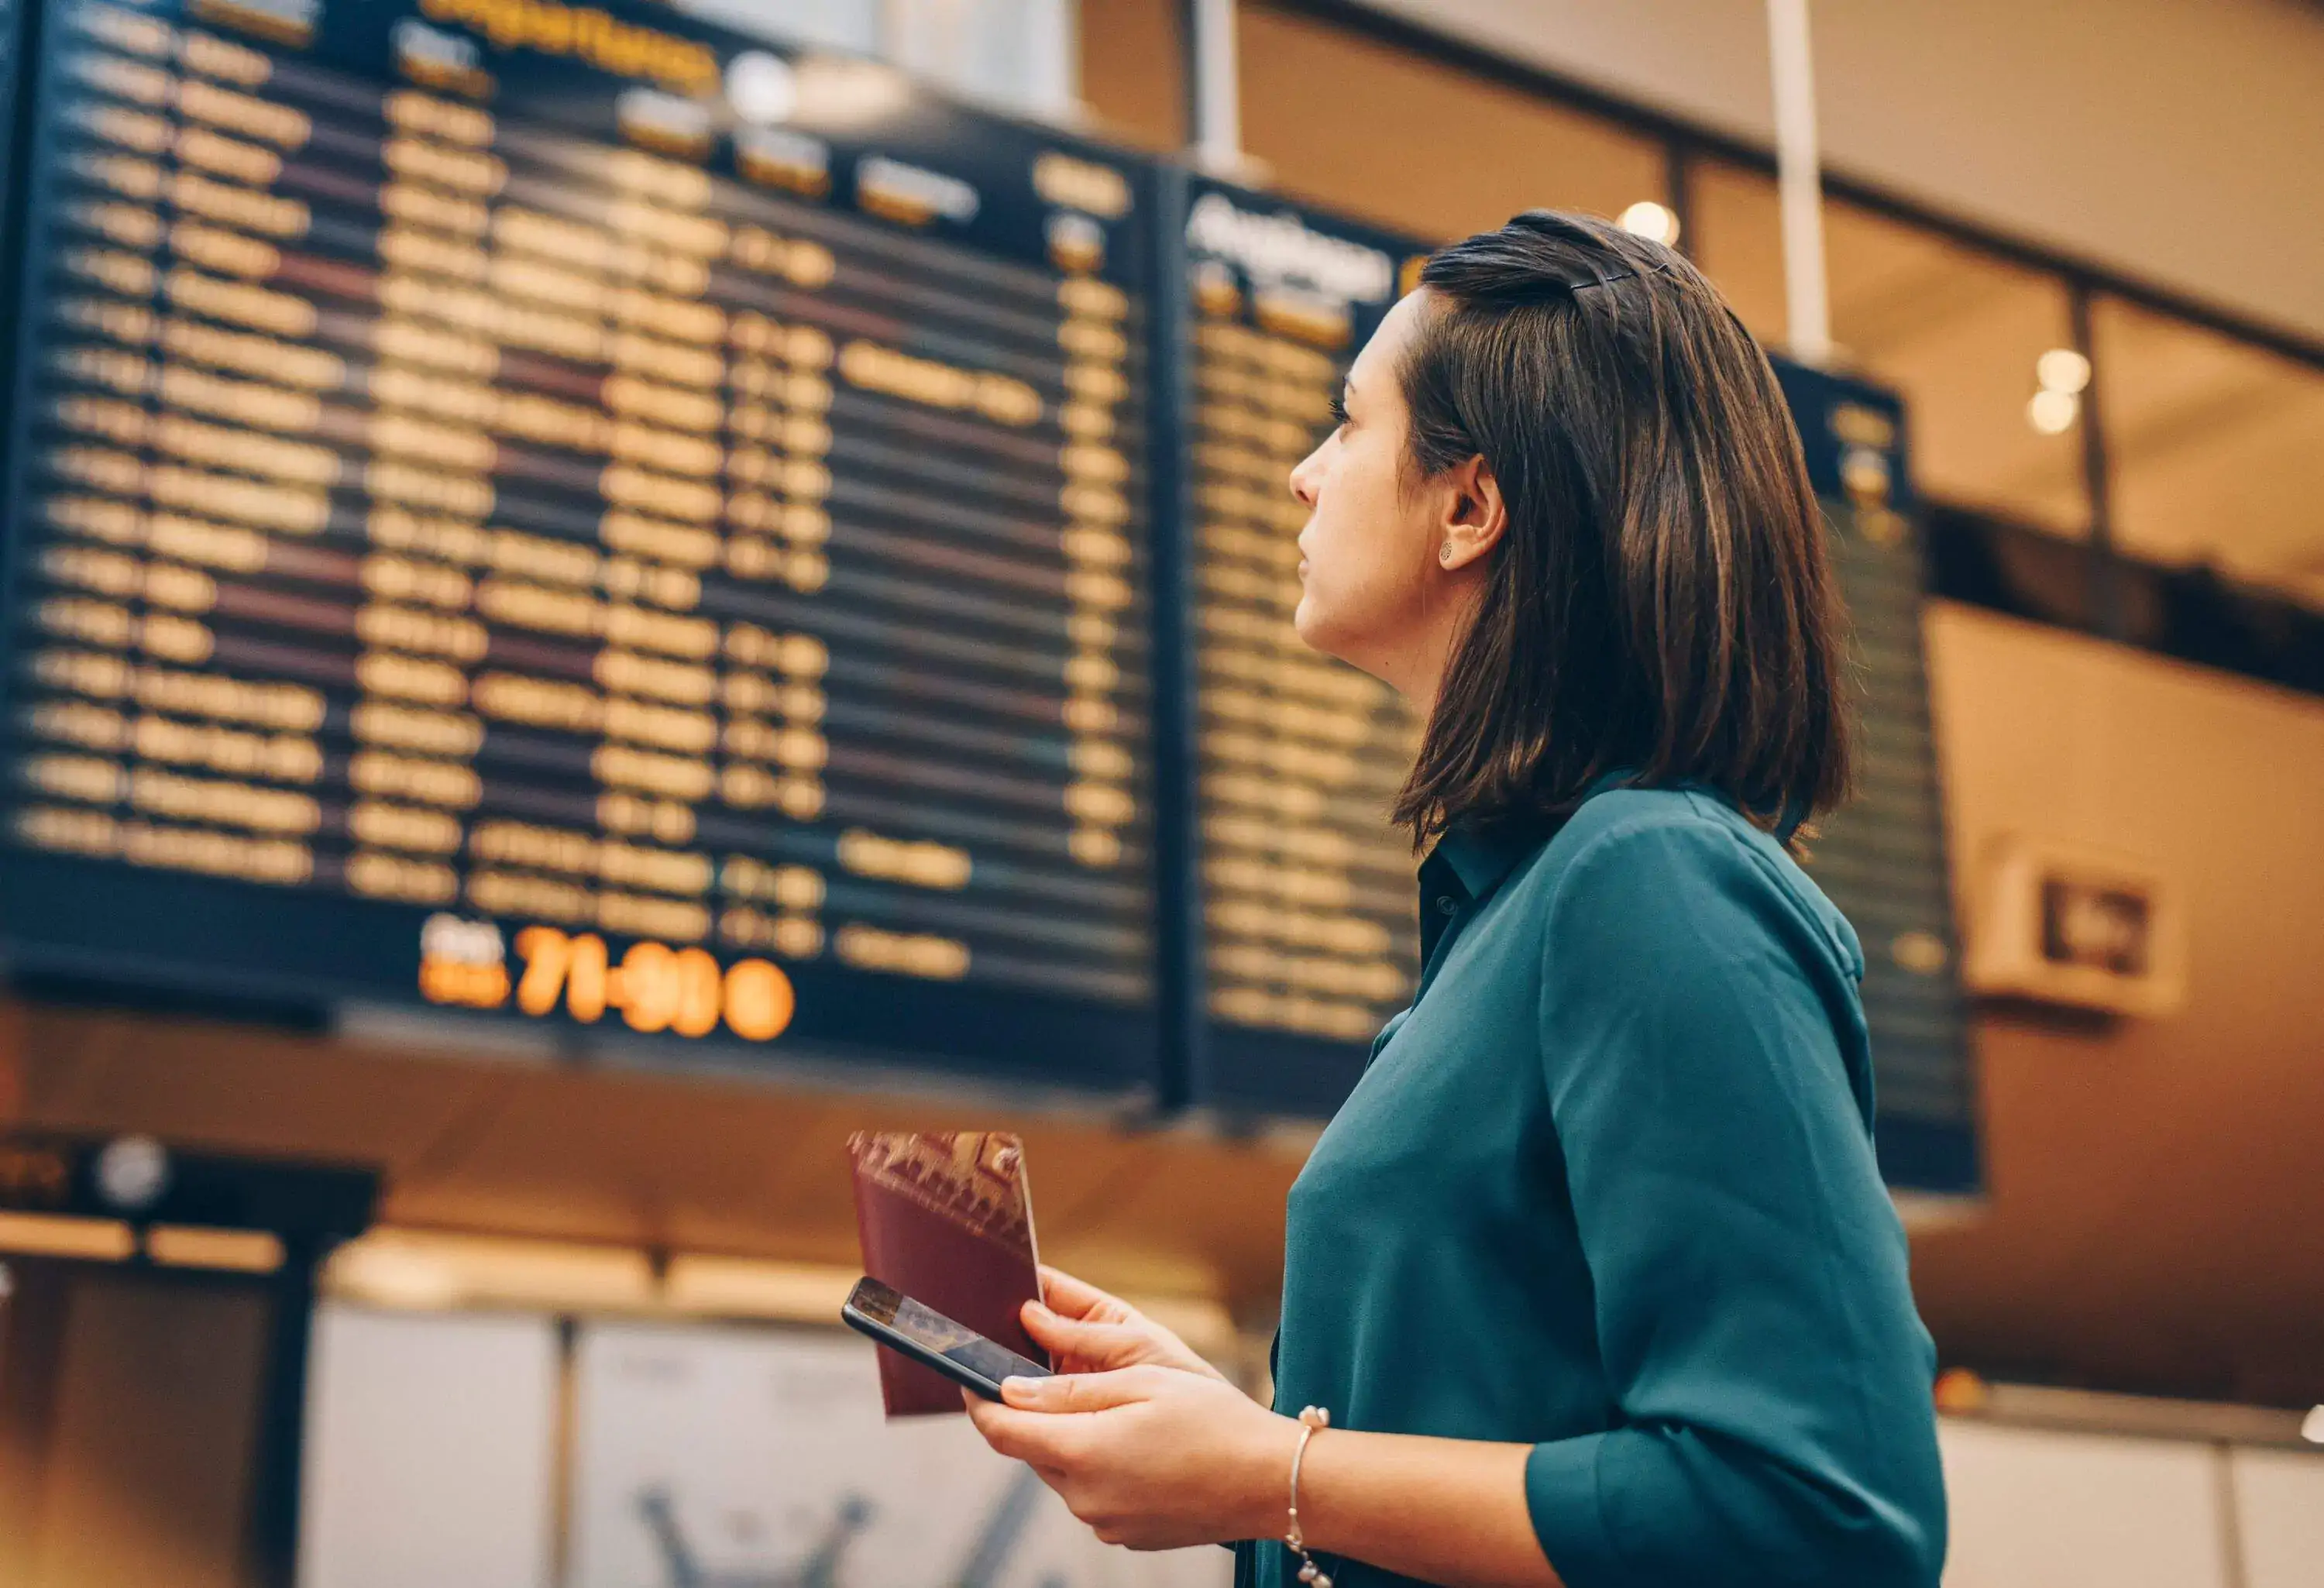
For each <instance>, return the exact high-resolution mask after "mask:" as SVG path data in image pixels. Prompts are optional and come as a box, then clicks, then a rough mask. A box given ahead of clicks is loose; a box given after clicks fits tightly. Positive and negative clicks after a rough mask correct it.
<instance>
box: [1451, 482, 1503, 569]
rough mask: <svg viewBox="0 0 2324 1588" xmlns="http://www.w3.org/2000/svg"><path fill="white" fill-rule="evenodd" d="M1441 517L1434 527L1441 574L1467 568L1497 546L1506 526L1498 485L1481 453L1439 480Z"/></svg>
mask: <svg viewBox="0 0 2324 1588" xmlns="http://www.w3.org/2000/svg"><path fill="white" fill-rule="evenodd" d="M1441 485H1442V487H1443V491H1444V495H1443V503H1444V516H1443V522H1440V523H1439V524H1438V525H1437V544H1436V562H1437V566H1438V567H1440V568H1443V569H1444V570H1445V571H1447V572H1448V573H1449V572H1452V571H1454V570H1456V569H1459V568H1467V567H1468V566H1469V565H1470V564H1471V563H1472V562H1475V561H1477V560H1479V559H1481V558H1482V557H1484V556H1485V555H1486V554H1487V553H1488V552H1489V551H1491V550H1492V549H1493V548H1494V547H1495V546H1498V545H1499V544H1500V540H1501V536H1502V535H1503V534H1504V533H1506V532H1507V531H1508V527H1509V512H1508V503H1505V502H1503V501H1502V499H1501V483H1500V481H1499V480H1498V479H1496V478H1494V477H1493V469H1492V466H1491V465H1490V464H1489V463H1487V462H1486V461H1485V457H1484V454H1483V453H1481V452H1480V453H1478V454H1476V455H1475V456H1473V457H1470V458H1468V459H1466V460H1465V461H1463V462H1461V463H1456V464H1454V465H1453V466H1452V467H1451V468H1449V469H1447V470H1445V471H1444V474H1443V476H1442V479H1441Z"/></svg>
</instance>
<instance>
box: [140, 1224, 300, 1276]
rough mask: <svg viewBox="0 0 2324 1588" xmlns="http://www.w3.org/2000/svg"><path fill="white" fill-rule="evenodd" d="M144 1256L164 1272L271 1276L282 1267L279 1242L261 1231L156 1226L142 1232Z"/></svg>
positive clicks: (280, 1243) (173, 1225)
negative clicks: (221, 1271) (217, 1271)
mask: <svg viewBox="0 0 2324 1588" xmlns="http://www.w3.org/2000/svg"><path fill="white" fill-rule="evenodd" d="M145 1255H146V1256H148V1257H150V1258H152V1260H154V1261H155V1262H158V1263H160V1264H161V1266H162V1267H164V1268H175V1269H228V1270H230V1271H232V1272H235V1273H241V1274H271V1273H272V1272H273V1271H274V1270H275V1269H279V1268H281V1266H282V1242H281V1240H279V1239H278V1238H277V1237H275V1236H273V1235H272V1234H270V1233H267V1232H266V1231H264V1230H216V1229H210V1228H207V1227H204V1226H198V1225H193V1224H156V1225H154V1226H153V1227H152V1229H150V1230H148V1231H146V1232H145Z"/></svg>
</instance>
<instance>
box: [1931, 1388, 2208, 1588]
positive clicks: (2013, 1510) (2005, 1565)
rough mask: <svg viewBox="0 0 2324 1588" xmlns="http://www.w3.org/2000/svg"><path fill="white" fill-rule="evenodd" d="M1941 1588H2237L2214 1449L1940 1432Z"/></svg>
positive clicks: (1999, 1431)
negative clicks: (2231, 1581) (2225, 1546)
mask: <svg viewBox="0 0 2324 1588" xmlns="http://www.w3.org/2000/svg"><path fill="white" fill-rule="evenodd" d="M1941 1438H1942V1444H1943V1448H1944V1457H1945V1491H1946V1499H1947V1500H1948V1501H1949V1502H1950V1506H1951V1511H1952V1546H1951V1550H1950V1555H1949V1556H1948V1558H1947V1560H1946V1562H1945V1588H2085V1585H2087V1588H2229V1585H2228V1581H2227V1564H2226V1562H2225V1561H2224V1560H2223V1559H2222V1558H2221V1551H2220V1538H2221V1531H2220V1525H2219V1507H2218V1500H2219V1494H2220V1485H2219V1482H2218V1474H2217V1471H2216V1468H2215V1463H2216V1461H2217V1459H2218V1458H2217V1456H2216V1454H2214V1452H2213V1451H2212V1449H2211V1448H2210V1446H2209V1445H2194V1444H2180V1443H2176V1442H2173V1441H2169V1440H2163V1439H2134V1438H2128V1437H2126V1436H2119V1435H2101V1434H2063V1433H2052V1432H2048V1431H2046V1430H2043V1429H2035V1428H2016V1427H2000V1426H1993V1425H1990V1424H1983V1423H1971V1422H1947V1423H1945V1424H1944V1425H1943V1426H1942V1428H1941Z"/></svg>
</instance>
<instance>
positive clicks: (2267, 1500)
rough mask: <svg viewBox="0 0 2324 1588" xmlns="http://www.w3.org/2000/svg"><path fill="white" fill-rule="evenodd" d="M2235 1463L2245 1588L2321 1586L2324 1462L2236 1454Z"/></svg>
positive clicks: (2278, 1453)
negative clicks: (2319, 1584) (2318, 1584)
mask: <svg viewBox="0 0 2324 1588" xmlns="http://www.w3.org/2000/svg"><path fill="white" fill-rule="evenodd" d="M2233 1459H2234V1462H2235V1473H2236V1523H2237V1526H2238V1527H2239V1528H2240V1529H2241V1537H2240V1542H2241V1545H2242V1549H2243V1559H2244V1583H2245V1584H2246V1588H2316V1584H2317V1583H2324V1457H2319V1456H2313V1455H2302V1454H2298V1453H2296V1452H2293V1451H2287V1450H2238V1451H2236V1453H2235V1455H2234V1457H2233Z"/></svg>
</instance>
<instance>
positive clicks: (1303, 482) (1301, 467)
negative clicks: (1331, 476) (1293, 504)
mask: <svg viewBox="0 0 2324 1588" xmlns="http://www.w3.org/2000/svg"><path fill="white" fill-rule="evenodd" d="M1319 457H1323V448H1321V447H1318V448H1315V450H1314V451H1313V452H1310V453H1309V454H1308V455H1307V456H1306V457H1303V458H1301V459H1300V460H1299V461H1298V463H1296V465H1294V466H1292V470H1291V494H1293V495H1294V496H1296V497H1297V498H1298V499H1299V504H1300V505H1301V506H1302V507H1305V508H1306V509H1308V510H1309V511H1310V512H1313V511H1314V506H1315V480H1316V476H1317V475H1319V474H1320V473H1321V472H1322V471H1321V470H1320V469H1318V468H1317V467H1316V465H1315V460H1316V459H1317V458H1319Z"/></svg>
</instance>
